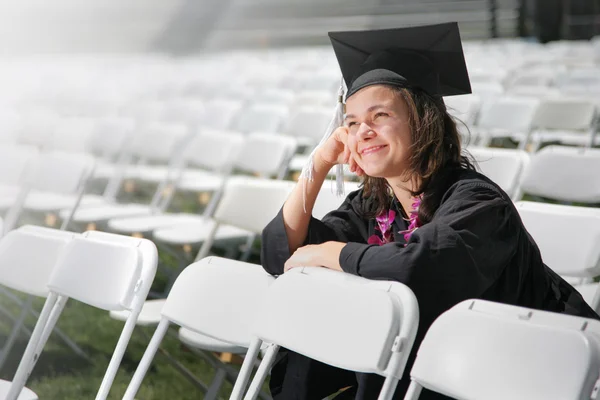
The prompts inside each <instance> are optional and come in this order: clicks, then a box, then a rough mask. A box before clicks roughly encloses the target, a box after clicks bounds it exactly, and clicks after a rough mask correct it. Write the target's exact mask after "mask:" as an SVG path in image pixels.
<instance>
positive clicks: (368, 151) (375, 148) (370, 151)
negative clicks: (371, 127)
mask: <svg viewBox="0 0 600 400" xmlns="http://www.w3.org/2000/svg"><path fill="white" fill-rule="evenodd" d="M385 147H387V144H382V145H378V146H369V147H366V148H364V149H362V150H361V151H360V155H361V156H363V157H364V156H368V155H371V154H375V153H378V152H379V151H380V150H383V149H384V148H385Z"/></svg>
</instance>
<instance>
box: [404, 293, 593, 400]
mask: <svg viewBox="0 0 600 400" xmlns="http://www.w3.org/2000/svg"><path fill="white" fill-rule="evenodd" d="M599 332H600V322H599V321H595V320H590V319H585V318H579V317H573V316H569V315H563V314H558V313H550V312H544V311H538V310H531V309H526V308H522V307H515V306H510V305H505V304H495V303H491V302H487V301H484V300H467V301H464V302H462V303H460V304H458V305H456V306H454V307H453V308H451V309H450V310H448V311H447V312H445V313H444V314H442V315H441V316H440V317H438V319H437V320H436V321H435V322H434V323H433V325H431V327H430V328H429V330H428V331H427V334H426V336H425V339H424V340H423V342H422V343H421V346H420V348H419V351H418V353H417V358H416V361H415V363H414V365H413V368H412V370H411V378H412V380H413V381H416V382H418V383H419V384H420V385H422V386H423V387H425V388H427V389H430V390H433V391H435V392H439V393H442V394H445V395H446V396H450V397H452V398H456V399H473V400H483V399H485V400H505V399H514V400H530V399H587V398H590V396H591V394H592V390H593V388H594V384H595V383H596V381H597V380H598V373H599V371H600V345H599V343H598V336H597V335H598V333H599ZM409 391H410V390H409ZM409 398H410V399H416V398H417V397H416V396H415V397H409V396H407V397H406V398H405V399H409Z"/></svg>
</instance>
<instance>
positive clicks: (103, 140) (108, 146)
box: [90, 117, 135, 159]
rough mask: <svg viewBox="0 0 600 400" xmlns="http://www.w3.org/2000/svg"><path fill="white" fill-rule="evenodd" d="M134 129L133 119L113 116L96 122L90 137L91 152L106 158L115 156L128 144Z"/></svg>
mask: <svg viewBox="0 0 600 400" xmlns="http://www.w3.org/2000/svg"><path fill="white" fill-rule="evenodd" d="M134 129H135V122H134V120H133V119H130V118H124V117H120V118H119V117H113V118H106V119H101V120H99V121H98V122H97V124H96V126H95V128H94V132H93V133H92V137H91V139H90V150H91V151H92V153H93V154H95V155H96V156H99V157H103V158H106V159H110V158H114V157H116V156H117V155H118V154H119V153H120V152H121V151H123V149H124V146H126V145H127V144H128V140H130V139H131V137H132V135H133V132H134Z"/></svg>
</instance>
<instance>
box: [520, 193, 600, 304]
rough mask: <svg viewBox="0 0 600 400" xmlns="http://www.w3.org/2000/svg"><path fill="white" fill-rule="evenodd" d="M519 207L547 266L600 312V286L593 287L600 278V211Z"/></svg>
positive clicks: (525, 204)
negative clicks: (564, 229) (561, 231)
mask: <svg viewBox="0 0 600 400" xmlns="http://www.w3.org/2000/svg"><path fill="white" fill-rule="evenodd" d="M516 207H517V210H518V211H519V214H520V215H521V220H522V221H523V224H524V225H525V228H526V229H527V231H528V232H529V233H530V234H531V236H532V237H533V239H534V240H535V242H536V244H537V245H538V247H539V249H540V252H541V254H542V260H543V261H544V263H545V264H546V265H548V267H550V268H552V270H554V271H555V272H556V273H557V274H559V275H561V276H563V277H564V278H565V279H567V280H568V281H570V282H571V283H572V284H573V285H574V286H575V288H576V289H577V290H578V291H579V292H580V293H581V294H582V295H583V298H584V299H585V300H586V302H587V303H588V304H589V305H590V306H591V307H592V308H593V309H594V310H595V311H596V312H600V285H598V284H597V283H592V282H593V278H595V277H596V276H598V275H600V209H599V208H589V207H575V206H566V205H560V204H547V203H537V202H529V201H521V202H518V203H516ZM564 226H568V231H566V232H565V233H564V234H560V233H557V227H564ZM559 229H560V228H559ZM569 278H571V279H569Z"/></svg>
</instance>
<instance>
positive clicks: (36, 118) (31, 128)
mask: <svg viewBox="0 0 600 400" xmlns="http://www.w3.org/2000/svg"><path fill="white" fill-rule="evenodd" d="M59 121H60V117H59V116H58V115H57V114H56V113H53V112H51V111H48V110H34V111H31V112H27V113H24V114H23V117H22V119H21V133H20V135H19V143H21V144H25V145H31V146H35V147H38V148H40V149H43V148H45V147H46V146H47V145H48V144H49V143H50V142H51V140H52V136H53V135H54V130H55V129H56V126H57V125H58V123H59Z"/></svg>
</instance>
